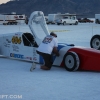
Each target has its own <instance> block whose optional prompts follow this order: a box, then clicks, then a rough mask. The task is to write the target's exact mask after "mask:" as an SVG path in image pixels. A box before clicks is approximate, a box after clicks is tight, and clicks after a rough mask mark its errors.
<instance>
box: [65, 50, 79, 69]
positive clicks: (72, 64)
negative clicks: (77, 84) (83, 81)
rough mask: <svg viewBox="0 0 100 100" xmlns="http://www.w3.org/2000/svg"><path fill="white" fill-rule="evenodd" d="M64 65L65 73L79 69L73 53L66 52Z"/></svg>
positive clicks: (75, 55)
mask: <svg viewBox="0 0 100 100" xmlns="http://www.w3.org/2000/svg"><path fill="white" fill-rule="evenodd" d="M64 65H65V69H66V70H67V71H76V70H77V69H78V68H79V65H80V60H79V57H78V55H77V54H76V53H75V52H68V53H66V54H65V56H64Z"/></svg>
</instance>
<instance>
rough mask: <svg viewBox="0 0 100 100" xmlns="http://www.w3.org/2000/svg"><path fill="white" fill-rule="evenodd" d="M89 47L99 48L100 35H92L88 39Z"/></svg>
mask: <svg viewBox="0 0 100 100" xmlns="http://www.w3.org/2000/svg"><path fill="white" fill-rule="evenodd" d="M90 47H91V48H94V49H97V50H100V35H94V36H93V37H92V38H91V40H90Z"/></svg>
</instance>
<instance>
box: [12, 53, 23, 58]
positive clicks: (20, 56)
mask: <svg viewBox="0 0 100 100" xmlns="http://www.w3.org/2000/svg"><path fill="white" fill-rule="evenodd" d="M10 57H14V58H20V59H24V55H21V54H14V53H10Z"/></svg>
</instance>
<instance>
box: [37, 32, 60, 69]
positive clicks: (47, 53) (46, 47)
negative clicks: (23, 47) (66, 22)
mask: <svg viewBox="0 0 100 100" xmlns="http://www.w3.org/2000/svg"><path fill="white" fill-rule="evenodd" d="M57 47H58V40H57V35H56V34H55V33H54V32H51V33H50V35H47V36H46V37H45V38H44V39H43V41H42V43H41V44H40V45H39V47H38V49H37V53H38V54H39V55H41V56H42V57H43V59H44V62H45V64H44V65H43V66H41V69H44V70H50V69H51V66H52V62H51V57H52V53H55V54H56V56H59V52H58V50H57Z"/></svg>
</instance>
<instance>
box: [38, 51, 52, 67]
mask: <svg viewBox="0 0 100 100" xmlns="http://www.w3.org/2000/svg"><path fill="white" fill-rule="evenodd" d="M37 53H38V54H39V55H40V56H42V57H43V59H44V62H45V64H44V65H45V66H46V67H49V68H51V66H52V62H51V55H50V54H47V53H42V52H39V51H37Z"/></svg>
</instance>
